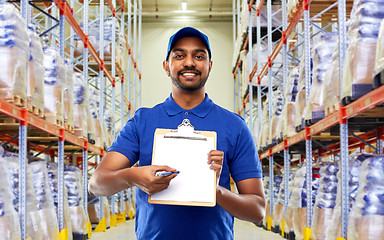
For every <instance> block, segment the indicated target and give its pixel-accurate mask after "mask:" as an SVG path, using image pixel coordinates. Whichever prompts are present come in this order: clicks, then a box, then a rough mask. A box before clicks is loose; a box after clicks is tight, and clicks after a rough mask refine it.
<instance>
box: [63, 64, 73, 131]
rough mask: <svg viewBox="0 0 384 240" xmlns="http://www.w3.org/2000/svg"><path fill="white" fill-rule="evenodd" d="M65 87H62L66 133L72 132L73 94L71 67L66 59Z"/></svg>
mask: <svg viewBox="0 0 384 240" xmlns="http://www.w3.org/2000/svg"><path fill="white" fill-rule="evenodd" d="M64 62H65V77H66V81H65V86H64V124H65V128H66V129H67V130H68V131H71V132H72V131H73V114H74V93H73V67H72V64H71V62H70V60H69V59H68V58H66V59H65V61H64Z"/></svg>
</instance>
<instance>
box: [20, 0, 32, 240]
mask: <svg viewBox="0 0 384 240" xmlns="http://www.w3.org/2000/svg"><path fill="white" fill-rule="evenodd" d="M20 5H21V6H20V8H21V9H20V10H21V15H22V17H23V19H24V21H25V22H26V24H28V23H29V21H30V17H29V14H28V1H27V0H21V2H20ZM22 113H23V115H24V117H25V119H24V121H20V123H19V185H18V188H19V221H20V235H21V236H20V237H21V239H23V240H24V239H26V238H27V220H26V215H27V206H26V195H27V186H26V184H27V182H26V180H27V125H28V122H27V121H25V120H26V115H27V110H26V109H23V110H22Z"/></svg>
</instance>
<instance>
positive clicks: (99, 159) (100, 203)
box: [96, 156, 105, 231]
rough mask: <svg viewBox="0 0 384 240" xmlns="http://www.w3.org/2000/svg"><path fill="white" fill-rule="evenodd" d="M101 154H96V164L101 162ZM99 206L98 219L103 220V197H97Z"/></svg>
mask: <svg viewBox="0 0 384 240" xmlns="http://www.w3.org/2000/svg"><path fill="white" fill-rule="evenodd" d="M101 160H102V159H101V156H96V161H97V164H99V163H100V162H101ZM99 208H100V212H99V219H100V220H101V221H103V219H104V203H103V197H99ZM101 230H102V231H103V230H105V229H104V228H103V227H102V229H101Z"/></svg>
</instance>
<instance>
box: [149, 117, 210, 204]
mask: <svg viewBox="0 0 384 240" xmlns="http://www.w3.org/2000/svg"><path fill="white" fill-rule="evenodd" d="M214 149H216V132H208V131H194V128H193V126H192V125H191V124H190V122H189V120H188V119H184V120H183V123H182V124H180V125H179V127H178V129H177V130H171V129H156V132H155V137H154V145H153V156H152V165H167V166H169V167H172V168H175V169H177V170H178V171H180V173H179V174H178V175H177V176H176V177H175V178H174V179H172V181H171V183H170V185H169V187H168V188H167V189H165V190H164V191H161V192H159V193H156V194H153V195H151V196H149V200H148V201H149V202H150V203H156V204H172V205H190V206H215V204H216V176H215V172H214V171H213V170H211V169H209V165H208V163H207V161H208V155H207V154H208V153H209V152H210V151H211V150H214Z"/></svg>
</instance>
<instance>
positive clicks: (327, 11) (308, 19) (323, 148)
mask: <svg viewBox="0 0 384 240" xmlns="http://www.w3.org/2000/svg"><path fill="white" fill-rule="evenodd" d="M239 2H240V1H237V8H238V10H237V11H236V9H235V7H234V13H236V12H237V13H239V12H240V10H239V8H240V3H239ZM263 2H264V1H257V3H256V6H257V9H256V14H258V15H257V17H259V13H260V10H261V8H262V7H265V6H263ZM352 4H353V1H348V0H347V1H346V0H337V1H327V2H326V3H325V2H324V1H318V0H312V1H311V0H304V1H299V2H298V4H297V5H296V7H294V8H293V10H292V11H291V12H290V13H289V16H287V13H286V12H285V9H286V2H285V1H284V0H283V1H282V6H283V21H282V29H283V33H282V38H281V39H280V41H279V42H278V44H277V45H276V48H275V49H274V50H273V51H272V52H269V57H268V60H267V61H266V62H267V63H266V64H264V65H262V64H260V63H262V61H261V60H260V59H259V60H258V61H257V62H256V64H255V65H254V66H253V68H252V69H250V71H249V72H250V75H249V92H248V93H247V95H246V96H244V97H243V99H242V101H243V105H242V106H241V104H240V100H239V101H238V104H236V101H237V99H240V97H241V93H240V87H238V86H240V80H239V77H238V79H236V75H238V76H239V75H240V73H241V72H240V71H241V70H240V65H241V61H240V60H239V58H238V59H236V66H235V67H234V71H233V73H234V79H235V81H234V82H235V109H236V106H237V107H238V112H239V114H240V113H243V114H244V115H246V114H247V111H246V110H245V106H246V103H247V102H248V101H249V102H250V104H249V106H250V108H251V109H250V110H248V111H249V115H250V117H252V115H251V114H252V107H253V106H254V105H253V103H252V101H253V96H252V90H253V89H254V88H253V83H252V79H253V77H254V75H255V74H256V75H257V79H258V85H257V87H258V97H257V100H258V111H259V116H261V111H260V109H261V99H262V97H261V96H263V95H262V94H264V95H267V93H266V92H265V90H264V91H263V90H261V89H260V79H262V77H263V76H264V75H266V74H268V75H269V76H268V77H269V80H270V79H271V76H270V75H271V65H272V64H271V63H273V61H274V60H275V58H276V56H277V54H282V55H283V67H282V71H283V78H284V86H285V84H286V83H285V81H286V79H287V75H288V74H287V73H288V67H289V63H288V61H289V60H290V61H292V60H295V59H292V56H291V55H290V54H289V51H290V50H289V46H288V41H287V40H288V39H289V37H290V36H292V34H293V33H296V34H297V35H298V36H299V38H304V39H303V40H301V41H300V40H299V42H300V43H299V45H301V48H302V52H303V54H304V56H305V75H306V76H305V77H306V89H310V85H309V79H310V75H309V74H310V72H309V70H310V66H309V64H310V63H309V62H310V44H311V43H310V38H311V37H313V35H314V34H315V31H312V32H311V31H310V26H312V27H313V28H315V29H318V30H320V31H323V30H322V28H321V27H320V25H316V23H314V22H315V21H314V20H317V22H320V24H324V23H329V22H335V20H336V19H337V23H338V24H337V29H338V33H339V34H338V35H339V46H338V48H339V51H340V58H339V62H340V66H343V63H344V55H345V52H346V26H345V23H346V18H347V9H348V11H350V9H351V6H352ZM233 5H234V6H235V2H233ZM312 6H313V9H314V10H312V11H311V12H310V9H311V8H312ZM336 6H337V10H336ZM247 7H248V10H249V16H250V17H251V14H252V11H251V9H252V7H255V6H254V5H253V1H249V2H248V6H247ZM266 7H267V8H268V16H267V18H268V33H269V34H270V33H271V28H270V22H271V11H270V9H271V1H270V0H267V6H266ZM313 12H315V13H314V14H313ZM320 17H321V18H320ZM288 18H289V21H287V20H288ZM302 18H303V19H302ZM235 20H236V18H235V17H234V21H235ZM238 22H240V20H239V18H238ZM300 22H302V23H300ZM251 23H252V22H251V21H250V23H249V30H248V32H247V36H246V37H244V39H245V40H244V41H243V42H242V44H243V46H242V49H246V48H247V46H248V43H249V42H250V43H252V34H251V33H252V25H251ZM299 23H300V24H303V25H304V32H303V33H301V32H300V28H298V26H299ZM334 25H335V23H334ZM327 26H328V27H329V26H331V25H329V24H328V25H327ZM259 29H260V24H259V22H258V26H257V31H258V32H259V31H260V30H259ZM235 35H236V33H235V31H234V36H235ZM257 37H258V39H257V41H256V42H257V43H259V42H260V41H259V39H260V38H259V36H257ZM268 39H271V37H270V35H269V37H268ZM249 45H251V44H249ZM248 49H249V52H251V51H252V47H251V46H249V47H248ZM258 52H260V51H258ZM251 61H252V59H250V62H251ZM339 77H340V79H339V80H340V86H342V84H341V81H342V79H343V68H342V67H340V72H339ZM270 84H271V81H269V87H270V86H271V85H270ZM260 90H261V91H260ZM268 91H269V92H268V94H269V95H270V96H271V89H268ZM341 91H342V89H341V87H340V93H341ZM383 91H384V88H383V86H382V87H379V88H377V89H375V90H373V91H372V92H370V93H368V94H366V95H364V96H363V97H361V98H359V99H358V100H356V101H354V102H352V103H350V104H348V105H346V106H342V105H341V104H340V109H339V110H336V111H335V112H333V113H332V114H330V115H328V116H327V117H325V118H324V119H322V120H320V121H319V122H317V123H315V124H313V125H311V126H307V127H305V129H304V130H302V131H301V132H298V133H297V134H295V135H294V136H292V137H289V138H284V139H283V141H282V142H280V143H277V144H276V145H269V146H268V149H264V150H262V151H260V155H259V157H260V160H261V161H262V160H263V159H269V170H270V171H269V174H270V182H273V169H274V167H273V166H274V164H275V163H276V162H275V161H274V159H273V157H274V155H275V156H276V155H281V154H280V153H281V152H282V151H283V160H284V178H285V179H286V180H287V181H285V185H284V188H285V192H288V191H289V188H288V173H289V168H290V165H291V164H292V162H291V160H290V153H292V149H294V148H301V149H305V153H304V152H303V151H301V152H300V153H302V154H304V155H305V156H306V159H307V161H306V163H305V164H306V172H307V179H306V183H307V192H310V191H311V188H312V164H313V159H318V158H321V157H325V156H329V155H334V156H338V157H339V158H340V161H341V176H342V189H341V191H342V233H341V235H342V236H340V237H341V238H340V239H346V238H347V223H348V210H349V205H348V176H347V173H348V150H350V149H355V148H359V147H360V148H361V147H362V146H365V145H368V146H370V147H371V148H373V149H375V152H376V153H379V154H382V153H383V133H384V132H383V127H382V126H381V125H380V122H378V123H373V124H371V125H370V126H369V127H368V128H364V129H361V132H363V133H359V134H354V133H353V131H351V127H350V126H349V125H350V124H348V121H349V120H350V121H354V120H358V119H361V118H367V117H375V118H379V117H382V114H380V113H379V112H378V108H377V106H378V105H380V104H382V103H383V102H384V98H383V97H382V96H383ZM263 92H264V93H263ZM308 94H309V91H307V92H306V100H308ZM340 96H341V94H340ZM236 97H237V98H236ZM340 102H341V101H340ZM269 111H271V110H270V109H269ZM259 119H260V117H259ZM259 124H261V123H259ZM259 126H260V125H259ZM337 129H338V135H339V136H338V137H336V138H335V139H336V141H331V143H329V141H328V142H326V143H324V144H322V143H321V140H324V138H325V139H331V138H334V137H333V136H329V135H326V136H325V137H323V136H321V135H320V134H321V133H324V132H329V131H335V130H337ZM319 135H320V136H319ZM312 143H315V146H318V147H317V148H316V149H313V146H312ZM373 144H376V148H375V147H374V146H373ZM290 148H291V150H290ZM315 161H316V162H317V160H315ZM265 163H267V162H265ZM270 186H271V188H270V192H273V184H270ZM284 202H285V204H284V205H285V206H287V205H288V195H287V194H286V196H285V201H284ZM269 203H270V209H269V211H270V213H271V214H272V211H273V205H274V204H273V199H272V198H270V199H269ZM307 206H309V207H308V208H307V222H306V226H305V227H304V233H303V236H304V239H309V238H310V237H311V234H312V230H311V225H312V222H311V221H312V207H311V206H312V199H311V195H309V196H308V198H307ZM285 211H286V209H285ZM271 224H272V218H271V217H269V219H267V228H268V229H269V230H271ZM282 225H284V223H282ZM282 232H284V231H282ZM338 239H339V238H338Z"/></svg>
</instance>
